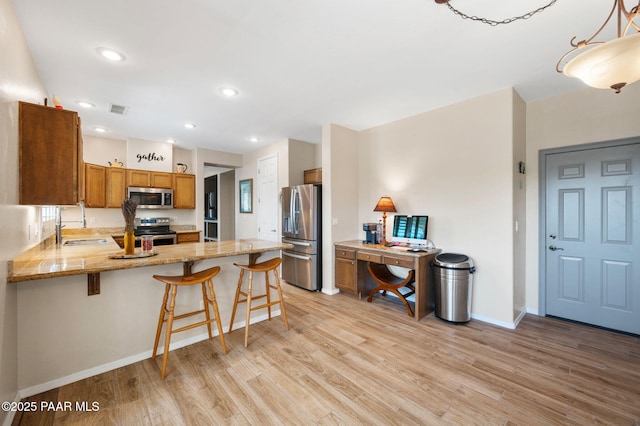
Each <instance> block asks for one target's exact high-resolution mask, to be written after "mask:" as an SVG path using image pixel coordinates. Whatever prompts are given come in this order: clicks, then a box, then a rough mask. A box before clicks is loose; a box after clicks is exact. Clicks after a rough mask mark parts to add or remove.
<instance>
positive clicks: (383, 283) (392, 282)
mask: <svg viewBox="0 0 640 426" xmlns="http://www.w3.org/2000/svg"><path fill="white" fill-rule="evenodd" d="M367 268H368V269H369V274H371V276H372V277H373V279H374V280H376V282H377V283H378V287H376V288H374V289H373V290H371V292H370V293H369V297H368V298H367V302H371V300H372V299H373V295H374V294H376V293H377V292H379V291H381V290H382V294H383V295H386V294H387V291H390V292H392V293H393V294H395V295H396V296H398V297H399V298H400V300H402V303H404V306H405V307H406V308H407V313H408V314H409V316H410V317H412V316H413V310H412V309H411V306H410V305H409V302H408V301H407V297H409V296H411V295H412V294H414V293H415V292H416V289H415V287H414V286H413V283H414V281H415V271H414V270H413V269H412V270H410V271H409V274H408V275H407V277H406V278H404V279H402V278H399V277H396V276H395V275H393V274H392V273H391V272H390V271H389V268H387V265H384V264H381V263H372V262H368V263H367ZM402 287H407V288H408V289H409V290H410V291H409V292H408V293H404V294H402V293H400V291H398V289H399V288H402Z"/></svg>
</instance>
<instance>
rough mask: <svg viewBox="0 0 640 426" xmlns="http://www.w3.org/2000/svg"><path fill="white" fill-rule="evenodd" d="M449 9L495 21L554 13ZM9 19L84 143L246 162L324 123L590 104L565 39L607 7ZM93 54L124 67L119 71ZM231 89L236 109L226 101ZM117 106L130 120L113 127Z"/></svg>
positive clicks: (221, 5)
mask: <svg viewBox="0 0 640 426" xmlns="http://www.w3.org/2000/svg"><path fill="white" fill-rule="evenodd" d="M451 1H452V3H451V4H452V5H453V6H455V7H456V8H457V9H460V10H462V11H464V12H467V13H468V14H469V15H479V16H484V17H488V18H493V19H496V20H501V19H505V18H510V17H513V16H516V15H520V14H524V13H525V12H529V11H531V10H534V9H537V8H538V7H541V6H544V5H545V4H547V3H548V1H549V0H519V1H513V0H451ZM13 4H14V8H15V10H16V13H17V15H18V19H19V20H20V23H21V26H22V28H23V30H24V33H25V36H26V39H27V42H28V45H29V48H30V50H31V53H32V55H33V58H34V60H35V63H36V66H37V68H38V71H39V73H40V77H41V79H42V81H43V84H44V85H45V87H46V88H47V90H48V91H49V92H50V96H51V95H53V94H56V95H57V96H58V97H59V98H60V99H61V100H62V103H63V105H64V107H65V108H66V109H73V110H79V111H80V113H81V116H82V119H83V131H84V132H85V134H89V135H92V134H94V135H97V133H95V132H94V131H93V127H95V126H104V127H106V128H107V129H108V132H107V133H106V134H103V135H101V136H103V137H108V138H113V139H127V138H129V137H131V138H140V139H146V140H157V141H163V140H166V139H167V138H175V139H176V140H177V141H178V146H181V147H184V148H194V147H206V148H210V149H217V150H222V151H229V152H236V153H243V152H247V151H251V150H254V149H257V148H258V147H259V146H262V145H266V144H270V143H272V142H275V141H280V140H282V139H284V138H294V139H300V140H304V141H308V142H316V143H317V142H319V141H320V137H321V127H322V125H323V124H326V123H336V124H339V125H342V126H346V127H349V128H352V129H355V130H362V129H366V128H370V127H373V126H376V125H380V124H383V123H387V122H390V121H394V120H397V119H400V118H403V117H407V116H411V115H415V114H418V113H421V112H424V111H428V110H431V109H435V108H439V107H442V106H444V105H448V104H452V103H456V102H459V101H462V100H465V99H469V98H473V97H476V96H480V95H483V94H487V93H491V92H494V91H497V90H500V89H504V88H507V87H515V89H516V90H517V91H518V92H519V93H520V95H521V96H522V97H523V98H524V100H525V101H527V102H530V101H534V100H537V99H542V98H545V97H549V96H554V95H556V94H560V93H563V92H567V91H572V90H576V89H580V88H583V87H584V86H583V84H582V83H581V82H579V81H577V80H574V79H570V78H568V77H565V76H563V75H561V74H558V73H556V71H555V65H556V62H557V60H558V59H559V57H560V56H561V55H562V54H564V53H565V52H566V51H567V50H569V47H570V46H569V40H570V39H571V37H573V36H577V37H578V39H579V40H581V39H584V38H588V37H590V36H591V35H592V34H593V32H594V31H595V30H596V29H597V28H598V27H599V26H600V25H601V24H602V22H603V21H604V19H605V17H606V16H607V14H608V13H609V10H610V8H611V5H612V2H611V1H609V0H600V1H598V2H585V1H581V0H558V1H557V3H556V4H555V5H553V6H551V7H550V8H548V9H547V10H546V11H544V12H542V13H540V14H537V15H535V16H534V17H533V18H531V19H528V20H520V21H517V22H514V23H511V24H509V25H501V26H496V27H491V26H489V25H485V24H482V23H478V22H472V21H470V20H463V19H461V18H460V17H458V16H456V15H454V14H453V13H452V12H451V11H450V10H449V9H448V7H447V6H446V5H439V4H436V3H435V2H434V0H225V1H223V0H182V1H176V0H133V1H132V0H109V1H100V0H55V1H52V0H14V1H13ZM98 47H109V48H113V49H116V50H118V51H120V52H122V53H124V55H125V56H126V58H127V59H126V61H124V62H122V63H110V62H108V61H106V60H104V59H102V58H101V57H99V56H98V54H97V53H96V48H98ZM222 86H232V87H234V88H236V89H238V90H239V92H240V94H239V95H238V96H237V97H235V98H225V97H224V96H222V95H221V94H220V93H219V91H218V89H219V88H220V87H222ZM593 90H596V89H593ZM612 96H614V94H613V92H612ZM78 100H86V101H88V102H91V103H93V104H95V105H96V108H93V109H90V110H86V109H80V107H79V106H78V105H76V104H75V102H76V101H78ZM112 103H113V104H118V105H125V106H128V107H129V110H128V113H127V114H126V115H125V116H119V115H114V114H112V113H110V112H109V111H108V109H109V106H110V104H112ZM185 122H193V123H195V124H196V125H197V127H196V128H195V129H192V130H187V129H185V128H184V127H183V125H184V123H185ZM251 136H257V137H259V138H260V141H259V142H258V143H251V142H249V141H248V139H249V137H251Z"/></svg>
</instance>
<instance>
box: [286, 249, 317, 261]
mask: <svg viewBox="0 0 640 426" xmlns="http://www.w3.org/2000/svg"><path fill="white" fill-rule="evenodd" d="M282 254H283V255H284V256H289V257H293V258H294V259H300V260H311V258H310V257H309V256H300V255H298V254H291V253H287V252H286V251H283V252H282Z"/></svg>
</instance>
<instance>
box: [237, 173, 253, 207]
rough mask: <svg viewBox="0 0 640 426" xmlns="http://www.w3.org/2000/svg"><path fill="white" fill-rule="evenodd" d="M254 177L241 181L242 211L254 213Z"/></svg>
mask: <svg viewBox="0 0 640 426" xmlns="http://www.w3.org/2000/svg"><path fill="white" fill-rule="evenodd" d="M252 187H253V179H245V180H241V181H240V188H239V197H240V213H253V206H252V204H253V188H252Z"/></svg>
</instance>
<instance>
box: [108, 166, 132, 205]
mask: <svg viewBox="0 0 640 426" xmlns="http://www.w3.org/2000/svg"><path fill="white" fill-rule="evenodd" d="M106 197H107V207H121V206H122V201H123V200H124V199H125V198H126V197H127V170H126V169H123V168H119V167H107V191H106Z"/></svg>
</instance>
